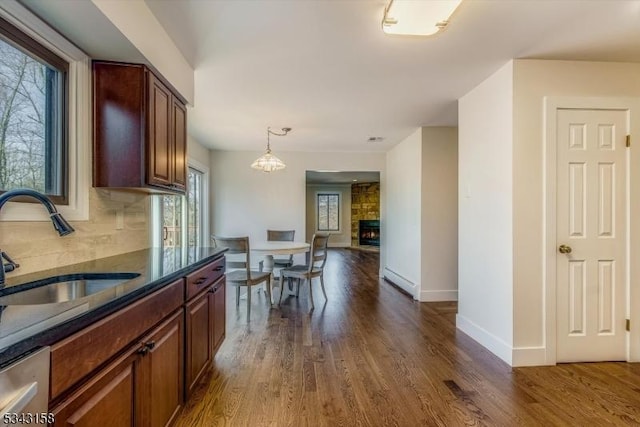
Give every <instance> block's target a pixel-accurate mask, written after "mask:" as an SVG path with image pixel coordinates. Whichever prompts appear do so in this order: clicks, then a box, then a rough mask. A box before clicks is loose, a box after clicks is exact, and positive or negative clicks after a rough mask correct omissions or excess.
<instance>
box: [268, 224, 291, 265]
mask: <svg viewBox="0 0 640 427" xmlns="http://www.w3.org/2000/svg"><path fill="white" fill-rule="evenodd" d="M295 235H296V230H267V240H270V241H275V242H293V239H294V237H295ZM292 265H293V254H291V255H289V256H288V257H287V258H277V257H275V256H274V257H273V266H274V267H278V268H283V267H291V266H292Z"/></svg>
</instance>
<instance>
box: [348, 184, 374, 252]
mask: <svg viewBox="0 0 640 427" xmlns="http://www.w3.org/2000/svg"><path fill="white" fill-rule="evenodd" d="M373 220H375V221H377V222H378V230H377V233H378V238H377V241H378V246H379V245H380V183H379V182H371V183H358V184H353V185H351V246H360V245H365V246H373V245H372V244H371V243H361V240H360V227H361V225H360V223H361V221H373Z"/></svg>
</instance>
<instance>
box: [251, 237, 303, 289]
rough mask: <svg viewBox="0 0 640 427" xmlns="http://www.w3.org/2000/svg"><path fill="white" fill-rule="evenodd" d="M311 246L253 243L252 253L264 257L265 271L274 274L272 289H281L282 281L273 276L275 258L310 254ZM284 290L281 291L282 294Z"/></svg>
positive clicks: (290, 242)
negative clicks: (277, 256)
mask: <svg viewBox="0 0 640 427" xmlns="http://www.w3.org/2000/svg"><path fill="white" fill-rule="evenodd" d="M310 247H311V245H310V244H309V243H306V242H293V241H275V240H262V241H260V240H259V241H255V242H254V241H252V242H251V252H253V253H255V254H256V255H261V256H263V257H264V264H263V271H266V272H269V273H272V274H271V277H272V280H271V284H272V285H271V287H272V288H273V287H280V280H279V279H278V278H276V277H274V275H273V265H274V264H273V256H274V255H291V254H294V255H295V254H302V253H306V252H309V249H310ZM282 291H283V290H282V289H280V292H282Z"/></svg>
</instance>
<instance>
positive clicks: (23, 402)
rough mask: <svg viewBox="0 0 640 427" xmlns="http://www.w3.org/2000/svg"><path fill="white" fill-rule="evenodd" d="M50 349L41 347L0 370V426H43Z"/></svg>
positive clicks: (45, 411)
mask: <svg viewBox="0 0 640 427" xmlns="http://www.w3.org/2000/svg"><path fill="white" fill-rule="evenodd" d="M50 352H51V350H50V348H49V347H44V348H42V349H40V350H38V351H37V352H36V353H32V354H30V355H28V356H26V357H24V358H23V359H20V360H18V361H17V362H15V363H13V364H12V365H9V366H8V367H6V368H4V369H3V370H2V371H0V426H2V427H4V426H21V425H47V423H48V422H49V421H51V420H50V419H49V417H51V415H50V414H48V413H47V406H48V398H49V364H50V358H49V354H50Z"/></svg>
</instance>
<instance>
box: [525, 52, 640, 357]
mask: <svg viewBox="0 0 640 427" xmlns="http://www.w3.org/2000/svg"><path fill="white" fill-rule="evenodd" d="M513 72H514V122H513V123H514V129H513V135H514V136H513V165H514V167H513V180H514V196H513V197H514V200H513V203H514V210H513V215H514V216H513V251H514V252H513V254H514V256H513V265H514V267H513V275H514V276H513V283H514V308H513V311H514V338H513V340H514V365H527V364H543V363H544V350H545V346H546V345H547V344H548V342H547V337H546V336H545V317H546V315H547V313H546V312H545V307H546V304H545V300H544V293H545V288H544V286H545V284H544V277H543V275H544V256H543V254H544V247H543V237H544V234H545V229H544V202H543V199H544V188H545V184H544V179H543V178H544V173H545V172H544V129H545V127H544V126H545V123H544V115H543V103H544V97H545V96H555V97H558V96H572V97H576V96H577V97H640V64H623V63H604V62H584V61H579V62H574V61H544V60H516V61H514V69H513ZM633 120H634V118H633V116H632V122H633ZM635 120H636V126H637V118H636V119H635ZM637 140H638V138H637V137H635V135H634V142H635V141H637ZM635 149H637V148H633V147H632V151H631V153H632V155H633V153H634V151H633V150H635ZM632 165H633V162H632ZM631 185H632V186H634V185H638V184H637V182H635V183H634V181H632V182H631ZM632 194H638V192H637V191H634V190H633V189H632ZM636 219H637V218H634V217H633V216H632V218H631V221H632V225H633V223H634V221H635V220H636ZM554 243H555V242H554ZM632 259H633V258H632ZM635 264H637V262H636V263H635ZM632 265H634V263H633V262H632ZM636 288H637V287H636ZM636 300H637V298H636ZM632 304H638V303H637V301H632ZM636 307H637V305H636ZM637 312H638V311H637V310H633V311H632V315H633V313H637ZM551 326H553V325H551ZM634 333H635V334H636V335H635V338H632V342H636V343H637V342H638V341H639V340H638V337H639V336H640V335H638V331H637V330H636V332H634V331H633V328H632V334H634Z"/></svg>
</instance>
